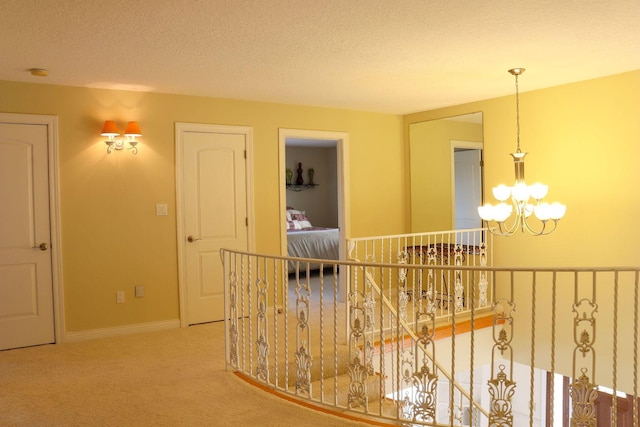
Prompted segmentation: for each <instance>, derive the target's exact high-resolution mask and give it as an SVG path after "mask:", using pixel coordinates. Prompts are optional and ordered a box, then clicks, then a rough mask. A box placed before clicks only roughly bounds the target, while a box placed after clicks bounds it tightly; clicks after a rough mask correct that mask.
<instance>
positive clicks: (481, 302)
mask: <svg viewBox="0 0 640 427" xmlns="http://www.w3.org/2000/svg"><path fill="white" fill-rule="evenodd" d="M480 266H481V267H486V266H487V244H486V243H484V242H483V243H481V244H480ZM488 286H489V282H488V281H487V272H486V271H484V270H482V271H480V281H479V283H478V291H479V292H478V293H479V299H478V307H479V308H481V307H486V306H487V305H488V301H487V287H488Z"/></svg>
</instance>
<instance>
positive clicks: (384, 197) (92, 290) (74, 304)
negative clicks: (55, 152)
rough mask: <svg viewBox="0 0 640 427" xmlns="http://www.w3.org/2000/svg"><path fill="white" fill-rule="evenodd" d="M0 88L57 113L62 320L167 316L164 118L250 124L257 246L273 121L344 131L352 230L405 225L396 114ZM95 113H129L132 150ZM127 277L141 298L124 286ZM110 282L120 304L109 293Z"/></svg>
mask: <svg viewBox="0 0 640 427" xmlns="http://www.w3.org/2000/svg"><path fill="white" fill-rule="evenodd" d="M0 94H1V96H0V111H2V112H5V113H25V114H48V115H54V116H57V117H58V120H59V175H60V198H61V203H60V204H61V225H62V229H61V240H62V268H63V284H62V285H63V291H64V304H65V313H64V316H65V323H66V331H67V332H76V331H87V330H93V329H99V328H110V327H117V326H124V325H131V324H138V323H147V322H158V321H163V320H174V319H177V318H178V317H179V300H178V283H177V281H178V279H177V277H178V274H177V270H178V267H177V262H178V261H177V246H176V216H175V214H176V201H175V195H176V188H175V153H174V150H175V148H174V124H175V122H193V123H214V124H224V125H241V126H251V127H253V130H254V159H255V165H254V179H255V207H256V212H257V214H256V221H255V224H256V248H257V251H258V252H261V253H270V254H280V253H281V252H280V241H281V240H280V227H281V223H282V221H281V213H280V212H279V209H280V207H279V200H280V191H284V189H281V188H279V184H278V182H279V173H280V172H279V171H278V128H289V129H313V130H328V131H342V132H348V133H349V137H350V148H349V158H350V164H349V168H350V178H351V180H350V200H351V205H350V212H351V215H352V217H351V234H352V236H365V235H376V234H390V233H399V232H402V231H404V230H405V228H406V227H405V224H404V214H403V208H404V204H405V199H404V157H403V153H404V147H403V145H402V121H401V118H400V117H399V116H394V115H387V114H376V113H365V112H356V111H346V110H338V109H327V108H311V107H299V106H290V105H279V104H267V103H256V102H244V101H233V100H223V99H213V98H205V97H193V96H177V95H167V94H153V93H137V92H123V91H110V90H102V89H88V88H72V87H62V86H54V85H45V84H26V83H16V82H0ZM107 119H112V120H116V121H117V122H118V124H119V125H120V126H121V127H123V126H124V125H125V124H126V122H127V121H129V120H137V121H139V122H140V126H141V128H142V132H143V134H144V136H143V137H142V139H141V144H140V150H139V153H138V155H137V156H133V155H132V154H131V153H129V152H117V153H115V154H112V155H107V153H106V146H105V144H104V143H103V142H102V141H103V140H104V138H103V137H101V136H100V135H99V133H100V130H101V128H102V124H103V122H104V120H107ZM382 201H384V203H382ZM156 203H167V204H168V205H169V216H165V217H162V216H161V217H157V216H155V205H156ZM380 206H384V209H381V208H380ZM135 285H143V286H145V297H144V298H142V299H136V298H134V296H133V290H134V286H135ZM117 290H125V293H126V300H127V302H126V303H125V304H116V302H115V293H116V291H117Z"/></svg>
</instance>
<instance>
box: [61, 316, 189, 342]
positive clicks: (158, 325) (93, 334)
mask: <svg viewBox="0 0 640 427" xmlns="http://www.w3.org/2000/svg"><path fill="white" fill-rule="evenodd" d="M179 327H180V319H175V320H163V321H161V322H150V323H137V324H134V325H126V326H117V327H115V328H103V329H92V330H89V331H80V332H66V333H64V334H63V336H62V342H77V341H86V340H93V339H98V338H107V337H115V336H118V335H129V334H137V333H140V332H153V331H163V330H166V329H175V328H179Z"/></svg>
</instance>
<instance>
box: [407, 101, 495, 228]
mask: <svg viewBox="0 0 640 427" xmlns="http://www.w3.org/2000/svg"><path fill="white" fill-rule="evenodd" d="M482 149H483V131H482V113H481V112H477V113H470V114H465V115H460V116H455V117H447V118H442V119H437V120H428V121H424V122H418V123H411V124H410V125H409V156H410V170H411V183H410V185H411V232H413V233H419V232H426V231H444V230H454V229H468V228H480V227H481V226H482V222H481V220H480V217H479V216H478V211H477V208H478V206H480V205H481V204H482V199H483V197H482V179H483V178H482V166H481V165H482Z"/></svg>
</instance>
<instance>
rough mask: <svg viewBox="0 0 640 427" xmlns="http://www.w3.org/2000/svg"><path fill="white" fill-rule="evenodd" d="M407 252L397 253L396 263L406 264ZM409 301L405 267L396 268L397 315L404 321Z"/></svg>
mask: <svg viewBox="0 0 640 427" xmlns="http://www.w3.org/2000/svg"><path fill="white" fill-rule="evenodd" d="M407 257H408V254H407V252H406V251H402V252H400V253H399V254H398V264H401V265H406V264H407ZM408 303H409V293H408V291H407V269H406V268H403V267H399V268H398V316H399V317H400V319H401V320H403V321H404V322H406V321H407V304H408Z"/></svg>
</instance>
